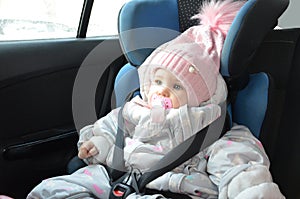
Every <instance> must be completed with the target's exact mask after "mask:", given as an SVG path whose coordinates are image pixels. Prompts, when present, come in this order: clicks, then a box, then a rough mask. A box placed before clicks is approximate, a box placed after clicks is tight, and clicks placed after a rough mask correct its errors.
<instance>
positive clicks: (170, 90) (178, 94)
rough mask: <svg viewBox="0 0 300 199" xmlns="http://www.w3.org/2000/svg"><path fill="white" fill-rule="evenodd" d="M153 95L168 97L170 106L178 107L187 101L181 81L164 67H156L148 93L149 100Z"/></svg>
mask: <svg viewBox="0 0 300 199" xmlns="http://www.w3.org/2000/svg"><path fill="white" fill-rule="evenodd" d="M154 95H158V96H159V97H164V98H169V99H170V100H171V102H172V108H179V107H180V106H183V105H185V104H187V101H188V97H187V93H186V90H185V88H184V87H183V86H182V84H181V82H180V81H179V80H178V79H177V78H176V77H175V76H174V75H173V74H172V73H171V72H169V71H167V70H164V69H158V70H157V71H156V72H155V74H154V78H153V80H152V82H151V85H150V90H149V93H148V97H149V100H151V99H152V97H153V96H154ZM150 102H151V101H150Z"/></svg>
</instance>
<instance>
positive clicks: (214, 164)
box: [207, 125, 285, 199]
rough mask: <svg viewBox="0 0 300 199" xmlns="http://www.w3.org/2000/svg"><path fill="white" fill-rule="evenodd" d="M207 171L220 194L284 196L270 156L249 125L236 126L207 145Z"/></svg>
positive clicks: (221, 195) (233, 196)
mask: <svg viewBox="0 0 300 199" xmlns="http://www.w3.org/2000/svg"><path fill="white" fill-rule="evenodd" d="M208 155H209V159H208V164H207V172H208V173H209V174H210V176H209V177H210V179H212V181H213V182H214V183H215V184H216V185H217V186H218V190H219V198H220V199H222V198H285V197H284V196H283V195H282V194H281V192H280V190H279V188H278V186H277V185H276V184H275V183H274V182H273V181H272V176H271V173H270V171H269V165H270V162H269V159H268V157H267V155H266V153H265V151H264V148H263V146H262V144H261V142H260V141H259V140H258V139H256V138H255V137H254V136H253V135H252V133H251V132H250V131H249V129H248V128H246V127H245V126H241V125H236V126H234V127H233V128H232V129H231V130H230V131H229V132H227V133H226V134H225V135H224V136H223V137H222V138H221V139H219V140H218V141H217V142H215V143H214V144H213V145H212V146H211V147H209V149H208Z"/></svg>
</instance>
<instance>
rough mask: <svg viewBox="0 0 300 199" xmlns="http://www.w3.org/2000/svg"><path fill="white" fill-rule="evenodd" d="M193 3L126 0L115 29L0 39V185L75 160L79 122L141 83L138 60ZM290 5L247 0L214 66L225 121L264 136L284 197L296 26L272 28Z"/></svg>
mask: <svg viewBox="0 0 300 199" xmlns="http://www.w3.org/2000/svg"><path fill="white" fill-rule="evenodd" d="M201 3H202V0H131V1H128V3H126V4H125V5H124V6H123V7H122V9H121V10H120V13H119V21H118V29H119V39H99V38H91V39H84V40H82V39H80V38H77V39H62V40H55V41H52V40H49V41H48V40H38V41H22V42H19V41H15V42H1V44H0V60H1V66H0V110H1V114H0V118H1V124H2V130H1V131H2V132H1V133H0V149H1V156H0V170H1V172H0V179H1V180H0V195H1V194H4V195H8V196H11V197H13V198H26V194H27V193H28V192H29V191H30V190H31V189H32V188H33V187H34V186H35V185H37V184H38V183H39V182H40V181H41V180H43V179H45V178H49V177H52V176H57V175H65V174H68V173H72V172H73V171H74V170H76V169H77V168H79V167H81V166H83V164H82V162H81V161H79V160H78V158H76V155H77V141H78V134H77V132H78V131H79V129H80V128H82V127H83V126H85V125H88V124H91V123H93V122H95V121H96V120H97V119H98V118H100V117H102V116H104V115H106V114H107V113H108V112H109V111H110V110H111V109H113V108H114V107H119V106H122V104H124V102H125V101H126V98H127V96H128V94H129V93H130V92H132V91H136V90H137V89H138V88H139V80H138V75H137V68H138V66H139V65H141V63H142V62H143V61H144V59H145V58H146V57H147V56H148V55H149V54H150V53H151V52H152V51H153V49H155V48H156V47H157V46H159V45H160V44H162V43H164V42H166V41H169V40H171V39H172V38H174V37H176V36H177V35H178V34H180V32H183V31H184V30H186V29H187V28H189V27H191V26H193V25H195V24H197V23H198V22H197V21H195V20H190V17H191V16H193V15H194V14H196V13H197V12H198V8H199V7H200V5H201ZM288 5H289V1H288V0H248V1H247V3H246V4H245V6H244V7H243V8H242V9H241V11H240V12H239V14H238V16H237V17H236V19H235V21H234V23H233V25H232V27H231V29H230V32H229V33H228V36H227V38H226V40H225V44H224V48H223V52H222V57H221V73H222V75H223V76H224V78H225V80H226V83H227V86H228V89H229V92H230V94H229V96H230V97H229V100H230V104H229V106H228V107H227V109H228V113H229V115H230V118H231V119H230V120H231V122H235V123H239V124H244V125H246V126H248V127H249V128H250V129H251V131H252V132H253V134H254V135H255V136H257V137H258V138H259V139H260V140H261V141H262V143H263V145H264V148H265V150H266V152H267V154H268V156H269V158H270V161H271V167H270V170H271V173H272V176H273V180H274V181H275V182H276V183H277V184H278V185H279V187H280V189H281V191H282V193H283V194H284V195H285V196H286V197H287V198H300V193H299V191H298V190H297V187H298V182H297V179H298V178H299V177H300V172H299V170H298V169H297V168H298V167H297V163H299V162H300V156H299V155H298V153H297V152H298V151H299V150H300V148H299V144H298V138H299V133H298V132H299V130H300V129H299V128H300V127H299V122H300V121H299V119H300V117H298V116H297V115H298V112H299V111H300V106H299V105H298V101H299V97H300V86H299V84H298V82H297V80H298V78H299V77H300V70H299V67H300V60H299V56H297V54H299V53H300V48H299V44H300V43H299V34H300V29H299V28H290V29H277V28H275V27H276V25H277V21H278V18H279V17H280V16H281V14H282V13H283V12H284V11H285V10H286V8H287V7H288ZM86 6H87V7H88V6H90V5H88V4H86ZM165 10H168V12H165ZM265 10H268V12H265ZM106 66H107V67H106ZM136 93H138V91H137V92H135V94H136ZM195 147H196V146H195Z"/></svg>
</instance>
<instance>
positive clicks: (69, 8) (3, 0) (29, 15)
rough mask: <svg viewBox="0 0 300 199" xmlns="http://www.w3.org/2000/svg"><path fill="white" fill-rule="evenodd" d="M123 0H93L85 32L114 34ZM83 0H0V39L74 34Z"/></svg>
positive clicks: (25, 38) (72, 35)
mask: <svg viewBox="0 0 300 199" xmlns="http://www.w3.org/2000/svg"><path fill="white" fill-rule="evenodd" d="M124 2H125V0H113V1H112V0H95V1H94V4H93V9H92V13H91V19H90V23H89V26H88V31H87V36H107V35H116V34H117V17H118V12H119V9H120V8H121V6H122V5H123V4H124ZM83 5H84V0H26V1H24V0H0V41H5V40H32V39H51V38H75V37H76V36H77V30H78V26H79V21H80V16H81V12H82V7H83Z"/></svg>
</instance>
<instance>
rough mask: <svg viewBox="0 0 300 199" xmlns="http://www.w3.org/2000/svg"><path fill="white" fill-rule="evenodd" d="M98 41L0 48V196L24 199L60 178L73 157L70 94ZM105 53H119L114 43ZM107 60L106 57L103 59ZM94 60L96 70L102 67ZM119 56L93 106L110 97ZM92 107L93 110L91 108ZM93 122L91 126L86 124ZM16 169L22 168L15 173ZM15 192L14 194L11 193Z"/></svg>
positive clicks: (74, 135) (9, 44) (112, 41)
mask: <svg viewBox="0 0 300 199" xmlns="http://www.w3.org/2000/svg"><path fill="white" fill-rule="evenodd" d="M103 41H105V40H103V39H99V38H98V39H96V38H95V39H62V40H38V41H26V42H2V43H0V110H1V111H0V121H1V129H0V151H1V155H0V179H1V180H0V195H1V194H7V195H10V196H12V197H14V198H24V197H25V195H26V194H27V193H28V191H29V190H30V189H32V188H33V186H34V185H36V184H37V183H38V182H40V181H41V180H42V179H44V178H48V177H51V176H55V175H62V174H65V173H66V165H67V163H68V161H69V160H70V159H71V158H72V157H73V156H74V155H76V153H77V146H76V143H77V141H78V134H77V131H76V129H75V125H74V121H73V113H72V93H73V86H74V81H75V79H76V76H77V73H78V70H79V68H80V66H81V65H82V63H83V61H84V60H85V58H86V57H87V56H88V54H89V53H90V52H91V51H92V50H93V49H94V48H95V47H96V46H97V45H99V44H101V43H102V42H103ZM105 42H108V46H109V47H110V50H116V51H121V50H120V46H119V42H118V40H117V39H110V40H109V41H105ZM105 56H107V55H105ZM103 59H104V58H103V57H101V55H98V59H97V60H96V62H97V64H98V66H99V67H104V65H103V64H102V60H103ZM124 61H125V59H124V58H123V57H121V58H119V59H117V60H116V61H114V62H113V64H111V66H109V67H108V68H107V69H105V72H104V73H103V77H101V79H100V81H101V82H99V85H98V87H99V89H100V90H101V92H98V93H97V97H95V99H101V100H100V101H101V102H98V103H97V105H98V106H99V107H97V108H98V109H101V106H105V108H106V109H107V110H109V109H110V107H109V105H110V104H109V105H106V104H103V103H102V102H106V103H107V100H103V99H104V98H106V94H107V93H108V96H110V95H109V93H111V90H107V89H108V88H111V85H112V84H113V81H114V78H111V77H114V76H115V73H116V71H118V68H120V67H121V66H122V65H123V64H124ZM95 108H96V107H95ZM89 122H93V121H89ZM19 165H22V167H21V168H20V167H19ZM16 190H17V191H16Z"/></svg>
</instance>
